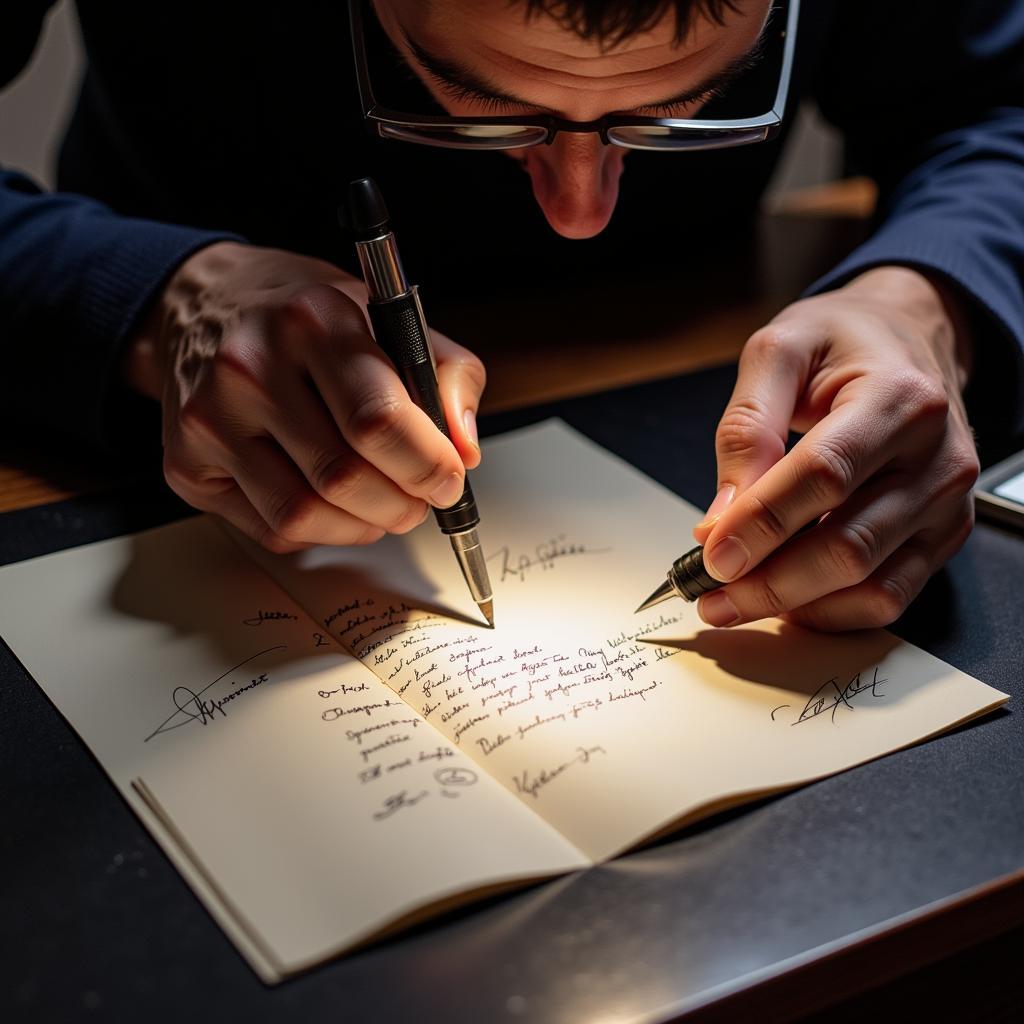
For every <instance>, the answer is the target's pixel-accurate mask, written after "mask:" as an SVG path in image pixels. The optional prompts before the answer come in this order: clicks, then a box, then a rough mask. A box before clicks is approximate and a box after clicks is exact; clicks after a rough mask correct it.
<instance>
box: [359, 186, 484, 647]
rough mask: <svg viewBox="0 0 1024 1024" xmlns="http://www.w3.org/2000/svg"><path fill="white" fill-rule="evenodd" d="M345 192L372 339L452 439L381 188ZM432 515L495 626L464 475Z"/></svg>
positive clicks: (474, 512)
mask: <svg viewBox="0 0 1024 1024" xmlns="http://www.w3.org/2000/svg"><path fill="white" fill-rule="evenodd" d="M348 196H349V203H348V205H349V208H348V217H347V218H345V217H344V216H343V217H342V220H343V222H346V221H347V223H345V226H346V227H347V228H349V229H350V230H351V231H352V233H353V234H354V236H355V242H356V252H357V253H358V254H359V263H360V266H361V267H362V268H363V277H364V279H365V280H366V288H367V291H368V292H369V296H370V299H369V303H368V305H367V310H368V312H369V314H370V324H371V326H372V327H373V335H374V338H375V339H376V341H377V344H378V345H380V347H381V348H382V349H383V350H384V351H385V353H386V354H387V356H388V358H389V359H390V360H391V361H392V362H393V363H394V364H395V368H396V369H397V370H398V372H399V374H400V375H401V377H402V381H403V383H404V384H405V387H406V390H407V391H408V392H409V395H410V397H411V398H412V400H413V401H414V402H415V403H416V404H417V405H418V406H419V407H420V408H421V409H422V410H423V411H424V412H425V413H426V414H427V415H428V416H429V417H430V418H431V420H432V421H433V422H434V425H435V426H436V427H437V429H438V430H440V431H441V433H442V434H444V436H445V437H447V438H449V439H451V434H450V433H449V432H448V424H447V422H446V421H445V417H444V409H443V408H442V406H441V397H440V395H439V394H438V391H437V376H436V374H435V372H434V353H433V351H432V350H431V347H430V334H429V332H428V330H427V321H426V318H425V317H424V316H423V308H422V307H421V306H420V299H419V295H418V293H417V289H416V286H415V285H412V286H410V285H409V283H408V282H407V281H406V278H405V271H404V270H403V269H402V261H401V260H400V259H399V256H398V246H397V245H396V244H395V236H394V234H393V233H392V232H391V230H390V228H389V226H388V211H387V207H386V206H385V205H384V199H383V197H382V196H381V194H380V189H378V188H377V185H376V183H375V182H374V181H373V179H371V178H360V179H359V180H358V181H353V182H352V184H351V185H349V193H348ZM434 515H435V516H436V517H437V525H438V526H440V527H441V532H442V533H445V534H447V535H448V539H449V540H450V541H451V545H452V550H453V551H454V552H455V558H456V559H457V561H458V563H459V568H460V569H461V570H462V575H463V576H464V577H465V580H466V583H467V585H468V586H469V592H470V594H471V595H472V596H473V600H474V601H475V602H476V604H477V607H478V608H479V609H480V611H481V612H482V613H483V615H484V617H485V618H486V619H487V621H488V623H489V624H490V626H491V628H492V629H493V628H494V595H493V593H492V591H491V580H490V577H489V576H488V575H487V561H486V559H485V558H484V553H483V549H482V548H481V547H480V538H479V536H478V535H477V532H476V528H477V526H478V525H479V523H480V515H479V513H478V512H477V510H476V501H475V500H474V498H473V491H472V489H471V488H470V486H469V479H468V477H467V479H466V487H465V490H463V492H462V497H461V498H459V500H458V501H457V502H456V503H455V504H454V505H452V506H451V507H449V508H441V509H435V510H434Z"/></svg>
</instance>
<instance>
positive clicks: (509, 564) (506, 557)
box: [487, 534, 611, 583]
mask: <svg viewBox="0 0 1024 1024" xmlns="http://www.w3.org/2000/svg"><path fill="white" fill-rule="evenodd" d="M609 551H611V548H588V547H587V546H586V545H585V544H569V543H568V542H567V541H566V539H565V534H559V536H557V537H555V538H553V539H552V540H549V541H545V542H544V543H543V544H538V545H537V546H536V547H535V548H534V549H533V554H532V555H527V554H521V555H513V554H512V552H511V550H510V549H509V548H508V547H507V546H506V547H503V548H499V549H498V550H497V551H495V553H494V554H493V555H488V556H487V560H488V561H490V560H491V559H492V558H499V557H500V558H501V579H500V582H504V581H505V580H506V579H508V578H509V577H510V576H512V577H515V578H516V579H518V580H519V582H520V583H524V582H525V581H526V576H527V574H528V573H529V572H530V570H531V569H535V568H538V567H539V568H540V570H541V572H547V571H548V570H549V569H553V568H554V567H555V563H556V562H558V561H559V560H561V559H564V558H572V557H575V556H578V555H603V554H607V552H609Z"/></svg>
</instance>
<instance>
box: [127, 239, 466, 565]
mask: <svg viewBox="0 0 1024 1024" xmlns="http://www.w3.org/2000/svg"><path fill="white" fill-rule="evenodd" d="M363 301H365V289H364V288H363V285H362V282H360V281H358V280H357V279H355V278H352V277H350V276H349V275H347V274H345V273H344V272H343V271H341V270H339V269H338V268H337V267H334V266H332V265H330V264H329V263H325V262H322V261H320V260H315V259H310V258H308V257H304V256H298V255H295V254H293V253H288V252H282V251H280V250H275V249H262V248H257V247H255V246H249V245H242V244H237V243H234V242H218V243H215V244H214V245H211V246H208V247H206V248H204V249H201V250H199V251H198V252H197V253H195V254H194V255H193V256H191V257H190V258H189V259H187V260H186V261H185V262H184V263H183V264H182V265H181V266H180V267H179V268H178V270H177V271H176V273H175V274H174V276H173V277H172V278H171V279H170V281H169V282H168V284H167V286H166V287H165V289H164V291H163V293H162V295H161V296H160V297H159V299H158V300H157V301H156V303H155V305H154V308H153V310H152V311H151V313H150V315H149V316H148V318H147V320H146V323H145V324H144V325H143V329H142V332H141V334H140V335H139V336H138V337H137V338H136V339H135V340H134V341H133V342H132V343H131V345H130V346H129V349H128V351H127V352H126V355H125V364H124V365H125V372H126V374H127V378H128V382H129V384H130V385H131V386H132V387H134V388H135V389H136V390H137V391H140V392H142V393H143V394H146V395H149V396H150V397H153V398H157V399H159V400H160V401H161V403H162V406H163V442H164V473H165V475H166V477H167V481H168V483H169V484H170V486H171V487H172V488H173V489H174V490H175V491H176V492H177V493H178V494H179V495H181V497H182V498H184V499H185V500H186V501H187V502H188V503H189V504H191V505H194V506H195V507H196V508H199V509H202V510H204V511H207V512H214V513H216V514H217V515H220V516H223V518H224V519H226V520H228V521H229V522H230V523H233V524H234V525H235V526H237V527H238V528H239V529H240V530H242V531H243V532H244V533H246V534H247V535H248V536H250V537H252V538H253V539H254V540H256V541H258V542H259V543H260V544H262V545H263V546H264V547H266V548H269V549H270V550H272V551H279V552H284V551H294V550H297V549H299V548H303V547H307V546H309V545H311V544H367V543H371V542H372V541H375V540H378V539H379V538H380V537H382V536H383V535H384V534H385V533H386V532H387V533H405V532H406V531H408V530H411V529H412V528H413V527H414V526H417V525H418V524H419V523H421V522H422V521H423V520H424V518H425V517H426V515H427V513H428V511H429V508H428V506H430V505H433V506H435V507H438V508H445V507H447V506H449V505H452V504H454V503H455V502H456V501H457V500H458V498H459V496H460V495H461V493H462V489H463V478H464V474H465V470H466V469H467V468H469V469H471V468H473V467H474V466H476V465H477V464H478V463H479V462H480V448H479V446H478V443H477V437H476V411H477V407H478V405H479V402H480V394H481V392H482V391H483V387H484V381H485V374H484V368H483V365H482V364H481V362H480V360H479V359H477V358H476V356H474V355H473V354H472V353H471V352H469V351H467V350H466V349H464V348H462V347H461V346H460V345H456V344H455V342H453V341H451V340H450V339H448V338H446V337H444V336H443V335H440V334H438V333H437V332H436V331H433V332H431V337H432V342H433V345H434V354H435V358H436V360H437V375H438V386H439V389H440V392H441V398H442V401H443V403H444V408H445V412H446V416H447V420H448V429H449V431H450V432H451V435H452V439H453V440H452V441H449V440H448V439H447V438H446V437H445V436H444V435H443V434H442V433H441V432H440V431H439V430H438V429H437V428H436V427H435V426H434V424H433V423H432V422H431V421H430V419H429V417H428V416H427V415H426V414H425V413H424V412H423V411H422V410H421V409H419V408H418V407H417V406H416V405H414V404H413V402H412V401H411V399H410V398H409V395H408V393H407V392H406V390H405V388H404V386H403V384H402V381H401V379H400V378H399V377H398V375H397V373H396V372H395V369H394V367H393V365H392V364H391V362H390V360H389V359H388V358H387V356H385V355H384V353H383V352H382V351H381V349H380V348H379V347H378V346H377V345H376V344H375V342H374V340H373V337H372V335H371V334H370V331H369V328H368V327H367V324H366V319H365V316H364V314H363V309H362V308H361V302H363Z"/></svg>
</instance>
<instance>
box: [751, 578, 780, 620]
mask: <svg viewBox="0 0 1024 1024" xmlns="http://www.w3.org/2000/svg"><path fill="white" fill-rule="evenodd" d="M746 582H747V585H749V586H750V588H751V590H750V593H751V596H752V598H753V601H754V605H755V607H756V608H757V610H758V612H759V613H760V614H761V615H762V616H764V615H778V614H779V613H780V612H784V611H786V610H787V609H788V607H789V604H788V602H787V601H786V600H785V598H784V597H783V595H782V592H781V591H780V590H779V587H778V585H777V584H776V583H775V582H773V580H772V578H771V576H769V575H768V574H767V573H759V574H758V575H757V576H756V577H754V578H753V579H750V578H749V577H748V580H747V581H746Z"/></svg>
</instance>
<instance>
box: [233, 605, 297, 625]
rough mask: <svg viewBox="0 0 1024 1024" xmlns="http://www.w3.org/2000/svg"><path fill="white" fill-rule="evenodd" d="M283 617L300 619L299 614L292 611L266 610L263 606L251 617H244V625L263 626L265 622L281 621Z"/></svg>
mask: <svg viewBox="0 0 1024 1024" xmlns="http://www.w3.org/2000/svg"><path fill="white" fill-rule="evenodd" d="M283 619H293V620H295V621H296V622H297V621H298V619H299V617H298V615H292V613H291V612H265V611H264V610H263V609H262V608H261V609H260V610H259V611H258V612H257V613H256V614H255V615H254V616H253V617H252V618H251V619H242V625H243V626H261V625H262V624H263V623H264V622H280V621H281V620H283Z"/></svg>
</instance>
